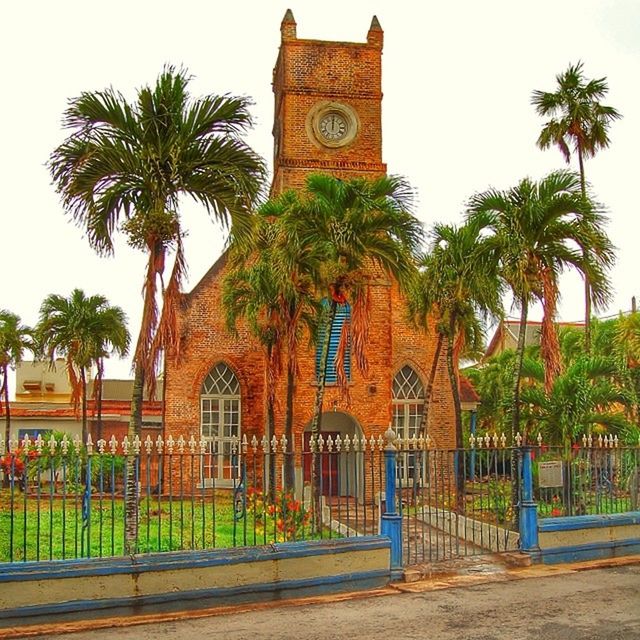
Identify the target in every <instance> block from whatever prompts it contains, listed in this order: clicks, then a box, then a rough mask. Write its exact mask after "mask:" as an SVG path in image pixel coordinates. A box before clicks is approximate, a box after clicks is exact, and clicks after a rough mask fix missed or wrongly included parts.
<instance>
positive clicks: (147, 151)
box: [49, 67, 264, 437]
mask: <svg viewBox="0 0 640 640" xmlns="http://www.w3.org/2000/svg"><path fill="white" fill-rule="evenodd" d="M189 80H190V77H189V76H188V75H187V73H186V71H184V70H180V71H176V70H175V69H174V68H173V67H166V68H165V69H164V70H163V72H162V73H161V74H160V76H159V77H158V80H157V82H156V84H155V86H154V87H150V86H146V87H143V88H142V89H140V90H139V91H138V94H137V100H136V102H134V103H129V102H127V101H126V100H125V98H124V97H123V96H122V95H121V94H120V93H118V92H116V91H115V90H113V89H106V90H103V91H98V92H95V93H83V94H82V95H80V97H78V98H75V99H73V100H72V101H71V104H70V106H69V108H68V109H67V111H66V113H65V118H64V126H65V127H66V128H67V129H70V130H71V131H72V133H71V135H70V136H69V137H68V138H67V139H66V140H65V141H64V142H63V143H62V144H61V145H60V146H59V147H57V148H56V149H55V150H54V152H53V153H52V155H51V159H50V162H49V168H50V170H51V175H52V177H53V180H54V183H55V185H56V187H57V190H58V192H59V193H60V194H61V196H62V202H63V204H64V206H65V209H66V210H67V212H68V213H69V214H70V215H72V216H73V218H74V219H75V220H76V222H77V223H78V224H79V225H80V226H81V227H82V228H83V229H84V230H85V232H86V234H87V238H88V240H89V243H90V244H91V246H92V247H93V248H94V249H95V250H96V251H98V253H100V254H111V253H112V252H113V236H114V234H115V232H116V230H118V229H121V230H123V231H124V232H125V234H126V235H127V238H128V241H129V243H130V244H131V245H132V246H134V247H135V248H139V249H141V250H143V251H145V252H146V253H147V256H148V261H147V270H146V277H145V280H144V287H143V294H144V302H143V315H142V323H141V327H140V332H139V335H138V340H137V344H136V348H135V352H134V370H135V383H134V396H133V399H132V416H131V423H130V432H131V433H130V435H131V436H132V437H133V436H134V435H136V434H139V433H140V426H141V419H142V413H141V412H142V388H143V385H144V384H145V382H146V384H147V385H148V386H149V387H150V390H153V385H154V383H155V371H156V366H157V363H158V358H159V356H160V354H161V352H162V351H163V350H168V351H171V352H173V353H175V352H176V351H177V350H178V348H179V343H178V340H177V336H176V312H177V310H176V302H177V300H178V298H179V295H180V282H181V278H182V276H183V275H184V271H185V261H184V255H183V250H182V235H183V230H182V225H181V218H180V214H179V204H180V198H181V197H183V196H190V197H192V198H193V199H194V200H196V201H197V202H199V203H200V204H202V205H203V206H204V208H205V209H206V210H207V212H208V213H209V214H210V215H212V216H213V217H214V218H215V219H217V220H218V221H221V222H222V223H224V224H228V223H229V222H231V223H232V225H233V226H234V227H235V228H236V229H239V228H240V229H241V228H243V227H246V226H247V220H248V217H249V215H250V211H251V207H252V205H253V204H254V202H255V200H256V197H257V196H258V194H259V192H260V189H261V186H262V179H263V178H264V165H263V162H262V160H261V159H260V158H259V157H258V156H257V155H256V154H255V153H254V152H253V151H252V150H251V149H250V148H249V147H248V146H247V145H246V143H244V142H243V141H242V139H241V138H240V134H242V133H244V132H245V131H246V130H247V129H248V128H249V127H250V126H251V117H250V115H249V111H248V106H249V102H248V100H247V99H246V98H236V97H231V96H227V95H224V96H216V95H208V96H204V97H201V98H198V99H193V98H191V96H190V95H189V93H188V84H189ZM170 251H175V253H176V256H175V260H174V264H173V268H172V271H171V275H170V278H169V281H168V283H167V285H166V287H165V286H164V280H163V274H164V271H165V258H166V255H167V253H168V252H170ZM158 290H160V292H161V293H162V294H163V296H164V304H163V307H162V313H161V314H159V312H158V307H157V293H158Z"/></svg>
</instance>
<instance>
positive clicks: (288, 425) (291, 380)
mask: <svg viewBox="0 0 640 640" xmlns="http://www.w3.org/2000/svg"><path fill="white" fill-rule="evenodd" d="M294 385H295V371H294V370H293V359H292V358H291V354H289V360H288V362H287V410H286V415H285V422H284V435H285V437H286V438H287V452H286V453H285V458H284V486H285V489H286V490H287V491H293V489H294V488H295V459H294V447H293V394H294Z"/></svg>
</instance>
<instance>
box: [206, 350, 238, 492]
mask: <svg viewBox="0 0 640 640" xmlns="http://www.w3.org/2000/svg"><path fill="white" fill-rule="evenodd" d="M200 432H201V434H202V436H203V438H204V439H205V440H207V441H209V443H210V449H209V450H210V452H211V455H208V456H205V461H204V467H203V470H202V473H203V478H204V482H205V485H207V484H209V485H210V484H212V483H213V481H216V482H217V481H223V483H224V481H229V480H231V479H232V478H233V477H234V473H235V466H236V465H235V463H234V459H233V456H232V444H233V442H234V440H236V439H239V438H240V433H241V413H240V383H239V382H238V378H237V377H236V375H235V373H234V372H233V370H232V369H231V368H230V367H229V366H227V365H226V364H225V363H224V362H219V363H218V364H217V365H216V366H215V367H213V369H211V371H210V372H209V374H208V375H207V377H206V378H205V379H204V382H203V383H202V387H201V389H200Z"/></svg>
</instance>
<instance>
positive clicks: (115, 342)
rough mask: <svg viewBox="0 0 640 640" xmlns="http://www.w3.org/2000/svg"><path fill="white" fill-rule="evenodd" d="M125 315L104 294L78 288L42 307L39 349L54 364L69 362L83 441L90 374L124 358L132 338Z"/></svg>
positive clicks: (46, 301) (51, 297)
mask: <svg viewBox="0 0 640 640" xmlns="http://www.w3.org/2000/svg"><path fill="white" fill-rule="evenodd" d="M124 322H125V315H124V312H123V311H122V309H120V307H113V306H111V305H110V304H109V302H108V300H107V299H106V298H105V297H104V296H102V295H94V296H89V297H87V296H86V295H85V294H84V292H83V291H82V290H81V289H74V290H73V291H72V292H71V295H70V296H69V297H68V298H65V297H64V296H61V295H58V294H50V295H48V296H47V297H46V298H45V299H44V301H43V302H42V305H41V306H40V319H39V321H38V325H37V327H36V336H37V340H38V345H39V348H40V349H41V350H42V353H43V355H44V356H45V357H46V358H47V359H49V360H50V361H51V362H53V361H54V360H55V358H56V357H63V358H64V359H65V361H66V368H67V375H68V376H69V383H70V384H71V400H72V402H73V403H74V405H75V406H78V404H79V403H80V402H82V441H83V443H86V442H87V434H88V428H87V374H88V372H89V371H90V370H91V368H92V366H93V365H94V364H96V363H97V362H98V361H101V360H102V359H103V358H104V357H106V356H108V355H109V353H110V352H115V353H119V354H120V355H124V353H126V349H127V347H128V342H129V335H128V332H127V329H126V326H125V325H124Z"/></svg>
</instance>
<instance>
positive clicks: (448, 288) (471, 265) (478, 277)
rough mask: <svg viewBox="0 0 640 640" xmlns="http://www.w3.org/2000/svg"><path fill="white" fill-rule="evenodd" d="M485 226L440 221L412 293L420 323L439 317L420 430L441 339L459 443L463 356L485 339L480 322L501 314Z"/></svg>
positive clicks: (499, 292)
mask: <svg viewBox="0 0 640 640" xmlns="http://www.w3.org/2000/svg"><path fill="white" fill-rule="evenodd" d="M480 230H481V226H480V225H479V223H478V221H476V220H470V221H469V222H467V223H466V224H465V225H463V226H460V227H456V226H454V225H445V224H436V225H435V226H434V228H433V230H432V232H431V243H430V248H429V252H428V253H427V254H426V255H425V256H424V258H423V259H422V261H421V263H420V270H419V272H418V275H417V278H416V281H415V283H414V285H413V286H412V287H411V290H410V291H411V292H410V295H409V309H410V312H411V315H412V317H413V318H414V320H415V321H416V322H417V324H418V325H420V326H422V327H428V324H427V323H428V318H429V317H434V318H435V319H436V333H437V342H436V349H435V354H434V359H433V362H432V363H431V366H430V374H429V379H428V382H427V391H426V394H425V409H424V413H423V416H422V426H421V431H422V432H424V431H425V427H426V425H427V419H428V417H427V414H428V408H429V402H430V400H431V395H432V390H433V382H434V378H435V374H436V370H437V364H438V360H439V358H440V353H441V349H442V346H443V343H444V342H445V341H446V344H447V351H446V354H447V371H448V375H449V382H450V385H451V393H452V396H453V399H454V412H455V433H456V447H458V448H461V447H463V446H464V442H463V436H462V411H461V408H460V391H459V376H460V373H459V360H460V356H461V355H463V354H464V352H465V351H468V350H472V349H474V348H475V349H477V348H478V347H479V345H480V344H481V342H482V335H483V329H482V320H485V319H487V318H488V317H490V318H498V317H500V316H501V315H502V288H503V287H502V282H501V280H500V278H499V275H498V271H497V266H498V265H497V261H496V260H495V259H493V255H492V253H491V251H490V250H489V248H488V247H487V246H486V244H485V243H484V242H483V240H482V239H481V238H480Z"/></svg>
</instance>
